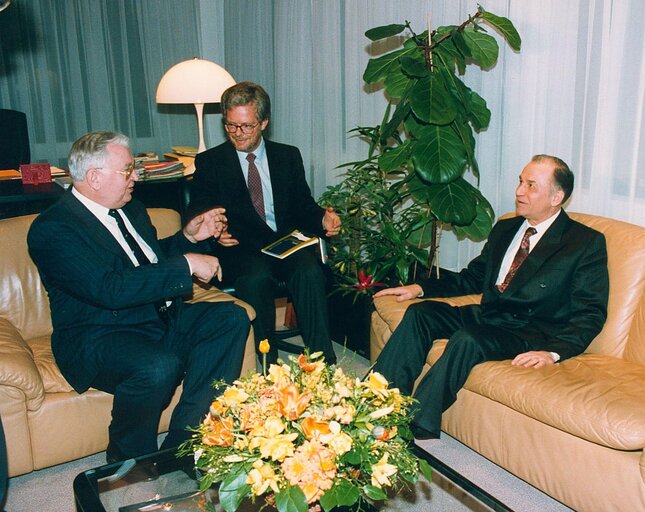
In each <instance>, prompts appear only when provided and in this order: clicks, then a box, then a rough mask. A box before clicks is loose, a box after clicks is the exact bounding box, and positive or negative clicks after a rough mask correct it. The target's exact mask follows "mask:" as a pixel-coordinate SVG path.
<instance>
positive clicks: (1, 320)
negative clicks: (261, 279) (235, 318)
mask: <svg viewBox="0 0 645 512" xmlns="http://www.w3.org/2000/svg"><path fill="white" fill-rule="evenodd" d="M149 211H150V214H151V217H152V220H153V223H154V224H155V226H156V227H157V231H158V233H159V236H160V237H164V236H168V235H170V234H172V233H174V232H176V231H177V230H178V229H179V228H180V219H179V214H177V212H175V211H173V210H166V209H151V210H149ZM35 217H36V216H35V215H29V216H24V217H16V218H13V219H4V220H0V241H1V242H0V417H2V423H3V425H4V430H5V434H6V439H7V456H8V459H9V476H15V475H20V474H22V473H28V472H30V471H32V470H34V469H41V468H45V467H48V466H52V465H54V464H60V463H62V462H67V461H70V460H73V459H76V458H79V457H84V456H86V455H89V454H92V453H96V452H100V451H102V450H105V448H106V446H107V443H108V431H107V427H108V424H109V422H110V411H111V409H112V395H109V394H107V393H103V392H101V391H97V390H95V389H90V390H88V391H87V392H85V393H83V394H81V395H79V394H78V393H76V392H75V391H74V390H73V389H72V388H71V386H70V385H69V384H68V383H67V382H66V381H65V379H64V378H63V376H62V375H61V373H60V371H59V370H58V367H57V366H56V363H55V362H54V358H53V355H52V352H51V346H50V334H51V331H52V325H51V319H50V314H49V301H48V299H47V294H46V292H45V289H44V288H43V285H42V283H41V281H40V278H39V276H38V271H37V269H36V267H35V265H34V263H33V262H32V261H31V258H30V257H29V254H28V252H27V243H26V240H27V231H28V230H29V226H30V225H31V222H32V221H33V219H34V218H35ZM193 295H194V296H193V299H192V300H206V301H213V302H215V301H223V300H234V299H233V297H231V296H230V295H227V294H225V293H223V292H221V291H219V290H217V289H216V288H211V289H208V290H207V289H203V288H201V287H198V286H195V289H194V294H193ZM236 302H238V303H239V304H241V305H243V306H244V307H246V309H247V311H248V313H249V317H250V318H254V317H255V312H254V311H253V309H252V308H251V307H250V306H248V305H247V304H245V303H243V302H240V301H237V300H236ZM255 364H256V363H255V351H254V347H253V334H252V333H250V334H249V338H248V340H247V346H246V352H245V355H244V363H243V369H242V371H243V373H246V372H247V371H248V370H250V369H255ZM179 392H180V390H178V392H177V393H176V394H175V396H174V398H173V400H172V402H171V404H170V406H169V407H168V408H167V409H166V411H164V414H163V416H162V419H161V423H160V426H159V431H160V432H164V431H165V430H167V428H168V421H169V419H170V413H171V411H172V408H173V407H174V406H175V404H176V402H177V399H178V396H179Z"/></svg>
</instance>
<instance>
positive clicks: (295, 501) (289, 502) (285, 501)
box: [275, 485, 309, 512]
mask: <svg viewBox="0 0 645 512" xmlns="http://www.w3.org/2000/svg"><path fill="white" fill-rule="evenodd" d="M275 506H276V508H277V509H278V512H307V509H308V508H309V507H308V506H307V498H306V497H305V494H304V493H303V492H302V491H301V490H300V487H298V486H297V485H290V486H288V487H287V488H286V489H284V490H282V491H280V492H279V493H277V494H276V495H275Z"/></svg>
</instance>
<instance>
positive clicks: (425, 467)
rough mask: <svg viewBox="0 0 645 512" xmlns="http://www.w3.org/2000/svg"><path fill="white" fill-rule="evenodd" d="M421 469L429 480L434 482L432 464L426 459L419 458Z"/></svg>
mask: <svg viewBox="0 0 645 512" xmlns="http://www.w3.org/2000/svg"><path fill="white" fill-rule="evenodd" d="M419 469H420V470H421V473H423V476H424V477H425V478H426V480H427V481H428V482H432V466H430V464H429V463H428V461H427V460H425V459H419Z"/></svg>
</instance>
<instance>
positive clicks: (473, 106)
mask: <svg viewBox="0 0 645 512" xmlns="http://www.w3.org/2000/svg"><path fill="white" fill-rule="evenodd" d="M469 106H470V115H469V116H468V118H469V119H470V121H471V122H472V123H473V126H474V127H475V130H477V131H481V130H483V129H484V128H487V127H488V123H490V110H488V107H487V106H486V100H485V99H484V98H482V97H481V96H480V95H479V94H477V93H476V92H475V91H470V94H469Z"/></svg>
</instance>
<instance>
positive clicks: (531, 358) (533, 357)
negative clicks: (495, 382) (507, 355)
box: [511, 350, 555, 368]
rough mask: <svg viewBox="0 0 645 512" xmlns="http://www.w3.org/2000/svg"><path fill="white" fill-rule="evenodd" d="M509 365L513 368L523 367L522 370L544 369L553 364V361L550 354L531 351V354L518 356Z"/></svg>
mask: <svg viewBox="0 0 645 512" xmlns="http://www.w3.org/2000/svg"><path fill="white" fill-rule="evenodd" d="M511 364H512V365H513V366H523V367H524V368H544V367H545V366H550V365H552V364H555V361H554V359H553V356H552V355H551V353H550V352H546V351H544V350H532V351H531V352H524V353H522V354H518V355H517V356H515V359H513V361H512V363H511Z"/></svg>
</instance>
